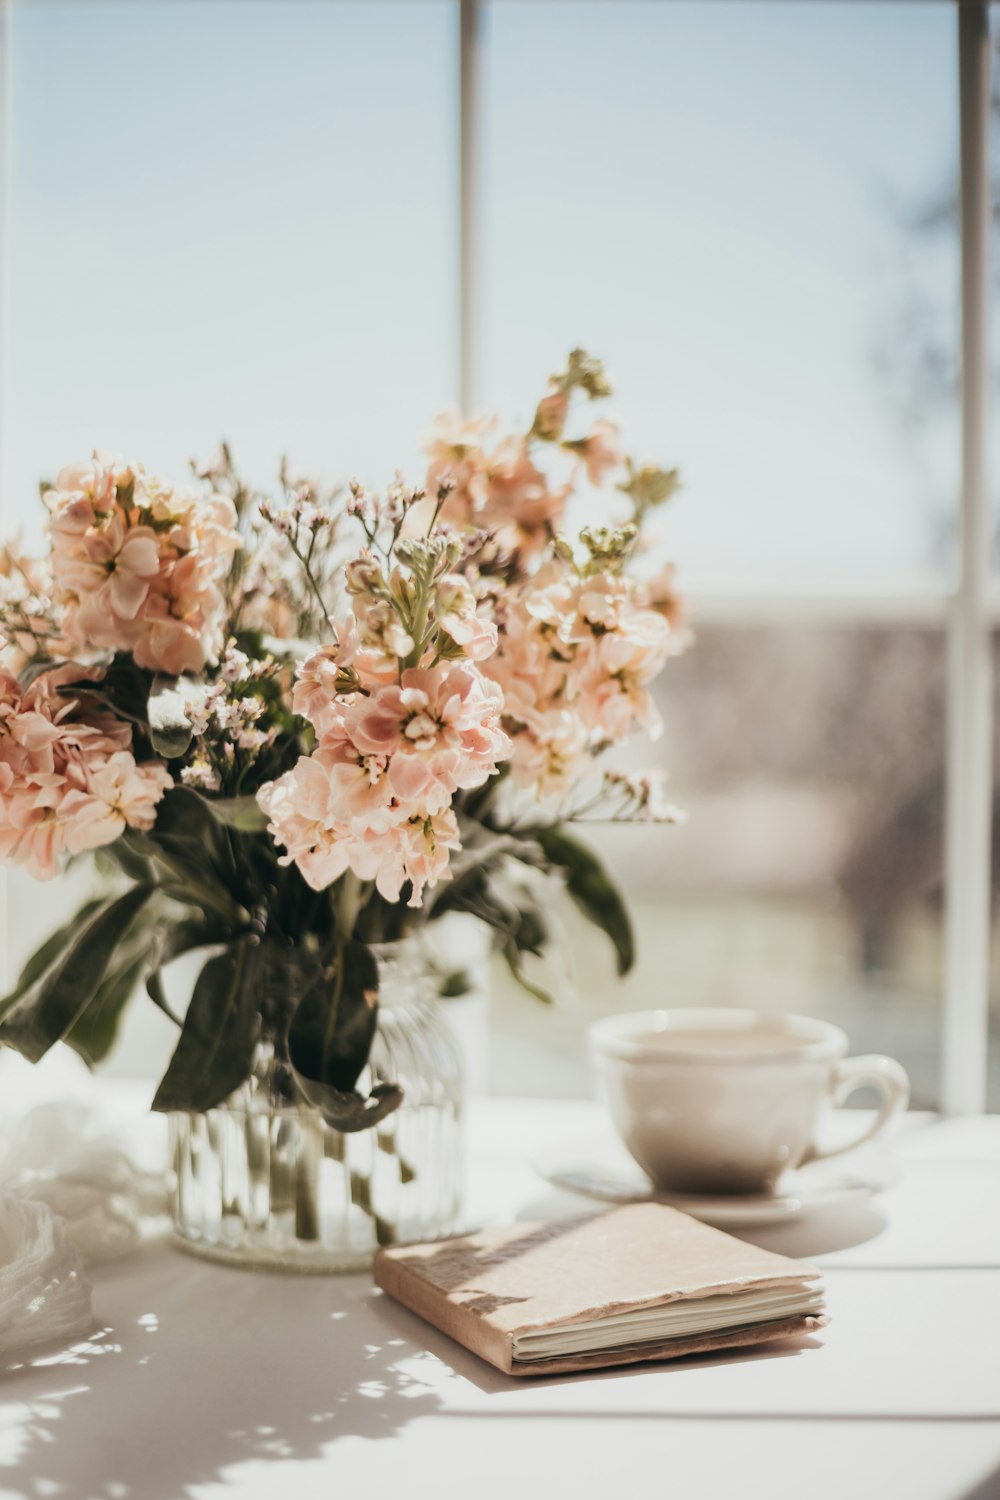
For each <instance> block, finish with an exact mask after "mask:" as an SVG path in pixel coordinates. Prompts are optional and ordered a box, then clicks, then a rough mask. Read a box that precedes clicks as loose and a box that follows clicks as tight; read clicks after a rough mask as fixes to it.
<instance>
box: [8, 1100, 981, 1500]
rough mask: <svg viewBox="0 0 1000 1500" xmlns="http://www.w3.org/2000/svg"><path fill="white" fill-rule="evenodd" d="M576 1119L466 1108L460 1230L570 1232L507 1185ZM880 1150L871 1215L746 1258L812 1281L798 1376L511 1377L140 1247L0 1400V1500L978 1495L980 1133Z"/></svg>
mask: <svg viewBox="0 0 1000 1500" xmlns="http://www.w3.org/2000/svg"><path fill="white" fill-rule="evenodd" d="M599 1120H600V1115H599V1113H598V1112H597V1107H596V1106H594V1105H591V1104H583V1103H581V1104H567V1103H558V1104H555V1103H551V1104H550V1103H538V1102H534V1101H533V1102H524V1103H522V1102H518V1101H482V1102H478V1103H474V1104H473V1105H472V1107H471V1109H470V1122H471V1123H470V1131H471V1142H470V1144H471V1153H470V1157H471V1159H470V1170H471V1208H472V1211H473V1213H476V1212H477V1211H478V1212H481V1213H482V1214H483V1216H484V1217H494V1218H495V1217H496V1216H497V1214H498V1212H499V1213H509V1214H511V1215H521V1216H523V1217H530V1216H536V1215H537V1216H544V1215H546V1214H550V1213H562V1212H566V1211H579V1209H580V1207H581V1200H580V1199H578V1198H571V1197H569V1196H567V1195H562V1194H558V1193H555V1192H553V1191H552V1190H551V1189H549V1188H548V1187H547V1186H546V1185H545V1184H544V1183H543V1182H542V1181H541V1180H540V1179H539V1178H538V1177H537V1176H536V1175H535V1174H534V1173H533V1171H532V1170H531V1168H530V1165H529V1163H530V1161H531V1159H532V1157H533V1155H534V1154H535V1153H536V1152H537V1151H538V1150H540V1149H541V1148H542V1147H543V1146H548V1145H552V1144H554V1143H556V1142H558V1141H560V1140H569V1139H571V1138H573V1137H574V1136H575V1135H585V1134H593V1132H594V1130H595V1127H596V1126H597V1124H598V1122H599ZM897 1148H898V1151H899V1154H900V1156H901V1157H902V1158H903V1159H904V1163H905V1167H904V1172H903V1176H902V1180H901V1181H900V1183H899V1184H898V1185H897V1186H896V1187H894V1188H893V1189H892V1190H891V1192H889V1193H888V1194H886V1195H885V1197H884V1198H883V1199H881V1200H878V1202H877V1203H876V1204H873V1205H872V1206H868V1207H864V1208H860V1209H855V1210H853V1211H851V1212H850V1213H849V1214H847V1215H842V1216H841V1217H836V1216H831V1217H830V1218H828V1219H821V1218H816V1219H815V1220H813V1221H812V1222H805V1223H801V1224H800V1225H798V1226H787V1227H786V1228H784V1229H783V1230H781V1231H776V1230H770V1231H767V1232H762V1233H761V1234H760V1235H759V1236H755V1237H758V1238H759V1239H760V1241H761V1242H762V1243H766V1244H767V1245H768V1246H770V1247H772V1248H777V1249H781V1250H784V1251H787V1252H789V1253H791V1254H805V1255H808V1256H809V1257H810V1258H812V1259H813V1260H814V1261H815V1262H816V1263H817V1264H819V1265H821V1266H822V1267H823V1268H824V1271H825V1272H826V1278H827V1287H828V1300H829V1307H830V1312H831V1314H832V1322H831V1324H830V1326H829V1328H828V1329H827V1330H826V1331H825V1332H824V1334H823V1336H822V1340H821V1341H820V1340H817V1341H816V1343H815V1345H814V1347H808V1348H805V1349H802V1350H800V1351H799V1352H782V1353H778V1352H774V1351H771V1352H766V1351H765V1352H761V1353H747V1354H744V1355H741V1356H740V1357H738V1358H733V1357H729V1358H713V1359H701V1360H698V1361H696V1362H688V1363H686V1364H685V1363H681V1364H676V1365H669V1364H667V1365H660V1366H657V1367H646V1368H643V1367H641V1366H633V1367H631V1368H629V1369H626V1370H624V1371H621V1372H609V1373H606V1374H599V1375H592V1376H588V1377H585V1378H580V1377H576V1378H564V1377H559V1378H553V1379H549V1380H545V1381H538V1382H532V1381H525V1380H513V1379H509V1378H507V1377H504V1376H502V1375H500V1374H498V1373H497V1372H495V1371H493V1370H492V1369H491V1368H490V1367H488V1366H486V1365H484V1364H481V1363H480V1362H479V1361H478V1360H476V1359H475V1358H473V1356H471V1355H469V1354H467V1353H466V1352H465V1350H463V1349H461V1348H459V1347H458V1346H457V1345H455V1344H453V1343H452V1342H451V1341H450V1340H448V1339H446V1338H445V1337H444V1336H443V1335H440V1334H438V1333H437V1332H436V1331H435V1330H433V1329H430V1328H428V1327H426V1326H425V1325H424V1324H423V1323H422V1322H421V1321H420V1320H419V1319H417V1318H416V1317H414V1316H413V1315H412V1314H410V1313H409V1312H407V1311H406V1310H404V1309H403V1308H401V1307H399V1306H397V1305H395V1304H394V1303H392V1302H391V1301H390V1300H388V1299H387V1298H385V1297H383V1296H382V1295H381V1294H379V1293H377V1292H375V1291H374V1290H373V1289H372V1286H371V1283H370V1280H369V1279H368V1277H367V1276H362V1275H359V1276H350V1277H341V1278H330V1279H326V1278H305V1277H304V1278H294V1277H287V1276H280V1275H270V1276H268V1275H260V1274H256V1273H252V1272H246V1271H239V1270H230V1269H227V1268H224V1267H218V1266H214V1265H207V1264H204V1263H203V1262H200V1261H198V1260H195V1259H192V1258H189V1257H187V1256H182V1255H181V1254H180V1253H179V1252H177V1251H176V1250H174V1249H172V1248H171V1247H170V1246H169V1245H168V1244H166V1243H162V1242H156V1243H152V1244H149V1245H146V1246H144V1247H143V1248H142V1249H141V1250H140V1251H137V1252H136V1253H135V1254H134V1255H132V1256H130V1257H128V1258H126V1259H125V1260H121V1261H118V1262H116V1263H114V1264H112V1265H109V1266H107V1267H105V1268H103V1269H101V1270H99V1271H97V1272H96V1273H95V1275H94V1282H95V1293H94V1302H95V1310H96V1314H97V1318H98V1322H99V1332H97V1333H96V1334H95V1335H94V1337H93V1338H92V1339H91V1340H90V1341H89V1342H87V1343H85V1344H83V1345H81V1346H78V1347H77V1348H76V1349H75V1350H74V1351H73V1352H71V1353H68V1354H64V1355H62V1356H61V1357H56V1358H52V1357H50V1358H47V1359H44V1360H41V1361H35V1362H32V1361H31V1360H30V1359H28V1358H26V1359H25V1364H24V1367H23V1368H21V1369H20V1370H17V1371H13V1372H11V1373H8V1374H7V1375H6V1376H5V1377H4V1378H3V1380H2V1381H0V1494H2V1495H3V1496H7V1495H16V1496H29V1495H30V1496H38V1497H42V1496H49V1495H52V1496H61V1497H66V1500H180V1497H184V1496H192V1497H196V1500H209V1497H212V1500H222V1497H223V1496H227V1497H234V1496H236V1497H239V1500H258V1497H259V1500H276V1497H285V1496H288V1497H290V1500H312V1497H316V1500H319V1497H322V1500H348V1497H352V1500H353V1497H355V1496H358V1497H365V1500H383V1497H385V1500H388V1497H390V1496H391V1497H394V1500H395V1497H402V1500H405V1497H407V1496H415V1497H418V1500H423V1497H424V1496H427V1497H428V1500H430V1497H439V1500H451V1497H455V1500H458V1497H462V1500H470V1497H471V1500H492V1497H493V1496H497V1497H501V1496H503V1497H505V1500H506V1497H510V1496H511V1495H515V1496H518V1495H523V1496H526V1497H529V1500H533V1497H535V1496H542V1495H545V1496H549V1495H551V1496H555V1497H561V1496H566V1497H570V1496H580V1497H588V1500H589V1497H598V1496H600V1497H602V1500H603V1497H608V1496H611V1497H614V1496H618V1495H624V1494H630V1495H638V1496H646V1495H649V1496H655V1497H659V1496H668V1495H669V1496H671V1497H676V1500H702V1497H705V1500H709V1497H711V1500H716V1497H723V1496H729V1495H734V1496H738V1497H750V1500H755V1497H757V1496H761V1497H767V1500H785V1497H787V1500H792V1497H794V1500H827V1497H830V1500H832V1497H835V1496H836V1497H838V1500H840V1497H848V1500H869V1497H870V1500H874V1497H876V1496H878V1497H880V1500H881V1497H886V1500H897V1497H898V1500H992V1497H1000V1117H996V1118H991V1119H978V1120H967V1121H953V1122H945V1123H934V1122H933V1121H930V1120H928V1119H926V1118H920V1117H911V1118H910V1120H908V1121H907V1122H906V1123H905V1125H904V1127H903V1129H902V1130H901V1132H900V1134H899V1137H898V1139H897ZM835 1247H839V1248H835Z"/></svg>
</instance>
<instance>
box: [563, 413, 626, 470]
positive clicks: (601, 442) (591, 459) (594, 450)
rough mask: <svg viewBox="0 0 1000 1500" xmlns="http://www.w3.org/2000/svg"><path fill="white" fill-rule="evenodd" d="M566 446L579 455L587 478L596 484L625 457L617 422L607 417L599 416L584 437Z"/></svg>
mask: <svg viewBox="0 0 1000 1500" xmlns="http://www.w3.org/2000/svg"><path fill="white" fill-rule="evenodd" d="M567 447H569V448H571V449H572V450H573V452H574V453H578V454H579V455H580V457H581V458H582V459H583V464H584V467H585V469H586V470H587V478H588V479H589V480H590V482H591V484H593V485H597V486H600V485H602V484H603V483H604V481H605V479H606V477H607V475H608V473H609V471H610V470H611V469H617V468H618V467H619V466H620V465H621V464H622V463H623V462H624V459H625V453H624V450H623V448H622V441H621V434H620V432H619V430H618V424H617V423H616V422H610V421H609V420H608V419H607V417H599V418H598V420H597V421H596V422H595V423H594V425H593V427H591V429H590V431H589V433H588V434H587V436H586V437H585V438H580V439H579V440H578V441H576V442H573V443H568V444H567Z"/></svg>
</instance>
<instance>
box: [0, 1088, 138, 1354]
mask: <svg viewBox="0 0 1000 1500" xmlns="http://www.w3.org/2000/svg"><path fill="white" fill-rule="evenodd" d="M164 1211H165V1182H164V1177H163V1174H162V1173H161V1172H151V1171H146V1170H143V1169H142V1168H141V1167H140V1166H139V1165H137V1163H136V1162H135V1161H134V1159H133V1157H132V1156H131V1155H130V1153H129V1152H128V1151H127V1150H126V1149H125V1147H124V1145H123V1144H122V1141H121V1138H120V1136H119V1135H118V1134H116V1133H115V1132H113V1131H111V1130H109V1128H108V1126H107V1124H106V1122H105V1121H104V1120H103V1118H102V1116H101V1113H100V1111H99V1110H96V1109H94V1108H91V1107H88V1106H86V1105H83V1104H44V1105H40V1106H39V1107H38V1108H36V1109H33V1110H31V1111H30V1113H28V1114H27V1115H25V1116H24V1118H23V1119H22V1120H21V1121H20V1122H19V1123H18V1124H17V1125H15V1126H14V1127H13V1128H12V1129H11V1130H9V1131H8V1132H7V1133H6V1134H3V1133H0V1352H10V1351H12V1350H14V1349H18V1348H22V1347H24V1346H26V1345H28V1344H39V1343H43V1342H50V1341H55V1340H58V1339H60V1338H69V1337H72V1336H75V1335H79V1334H82V1333H86V1332H88V1331H89V1329H90V1328H91V1327H92V1326H93V1315H92V1311H91V1301H90V1284H89V1282H88V1281H87V1279H86V1276H85V1275H84V1273H83V1270H82V1266H83V1265H84V1264H92V1263H94V1262H97V1261H103V1260H110V1259H112V1258H113V1257H115V1256H118V1255H123V1254H125V1253H126V1252H127V1251H129V1250H131V1249H133V1248H134V1247H135V1245H136V1244H137V1243H138V1241H139V1238H140V1235H141V1233H142V1225H143V1221H144V1220H145V1219H146V1218H148V1217H150V1216H155V1215H159V1214H162V1213H163V1212H164Z"/></svg>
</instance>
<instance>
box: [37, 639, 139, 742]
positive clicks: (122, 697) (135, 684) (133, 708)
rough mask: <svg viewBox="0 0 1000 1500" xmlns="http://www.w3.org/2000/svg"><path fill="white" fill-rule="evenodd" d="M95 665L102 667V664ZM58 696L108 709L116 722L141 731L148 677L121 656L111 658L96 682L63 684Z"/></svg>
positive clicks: (129, 660) (125, 657) (124, 655)
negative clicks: (121, 721)
mask: <svg viewBox="0 0 1000 1500" xmlns="http://www.w3.org/2000/svg"><path fill="white" fill-rule="evenodd" d="M97 664H98V665H101V666H102V667H103V662H99V663H97ZM58 692H59V693H60V695H61V696H62V697H64V698H81V697H86V698H87V699H89V700H90V701H91V702H92V703H98V704H100V705H101V706H102V707H104V708H108V709H110V710H111V712H112V713H113V714H115V715H117V717H118V718H119V719H128V720H129V722H130V723H133V724H138V725H140V727H142V728H145V725H146V700H147V698H148V696H149V673H148V672H144V671H143V670H142V668H141V667H137V666H136V665H135V663H134V661H133V660H132V658H131V657H130V656H129V655H127V654H125V653H122V654H120V655H118V656H115V657H113V658H111V661H110V665H109V666H108V667H107V668H106V670H103V671H102V674H101V676H100V678H99V679H98V680H97V681H96V682H69V683H63V685H62V686H61V687H60V688H59V689H58Z"/></svg>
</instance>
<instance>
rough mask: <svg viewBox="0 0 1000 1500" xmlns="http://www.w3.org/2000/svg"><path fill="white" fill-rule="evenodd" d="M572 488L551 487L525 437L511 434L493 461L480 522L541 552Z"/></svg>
mask: <svg viewBox="0 0 1000 1500" xmlns="http://www.w3.org/2000/svg"><path fill="white" fill-rule="evenodd" d="M569 494H570V489H569V486H568V485H563V486H560V487H557V488H555V489H550V488H549V483H548V480H547V479H546V477H545V475H544V474H543V473H542V471H541V469H539V468H538V467H537V466H536V465H535V463H534V462H533V461H532V458H531V455H530V453H529V452H528V445H527V443H526V442H525V441H524V440H523V438H507V439H505V441H504V442H502V443H501V444H500V446H499V447H498V448H497V450H496V452H495V453H494V454H493V456H492V457H491V458H490V461H489V490H488V495H487V500H486V504H485V505H484V506H483V507H482V508H481V510H480V515H479V518H478V519H479V523H480V524H481V525H484V526H489V527H492V528H494V529H496V530H497V531H498V532H499V533H500V536H501V539H504V540H506V541H508V542H509V544H510V545H511V546H513V547H516V548H517V549H518V550H519V551H522V552H526V553H529V554H533V553H537V552H540V551H541V550H542V549H543V548H544V547H545V546H546V544H547V543H548V542H549V540H550V539H551V537H552V536H553V535H554V534H555V532H556V531H557V530H558V528H559V523H560V522H561V520H562V517H563V513H564V512H565V509H566V502H567V500H568V498H569Z"/></svg>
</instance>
